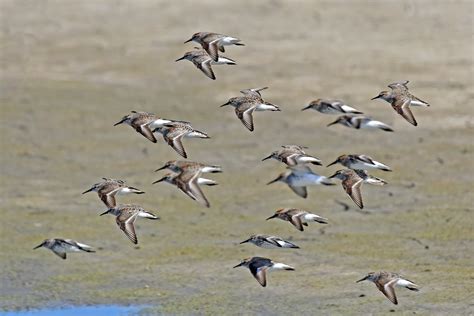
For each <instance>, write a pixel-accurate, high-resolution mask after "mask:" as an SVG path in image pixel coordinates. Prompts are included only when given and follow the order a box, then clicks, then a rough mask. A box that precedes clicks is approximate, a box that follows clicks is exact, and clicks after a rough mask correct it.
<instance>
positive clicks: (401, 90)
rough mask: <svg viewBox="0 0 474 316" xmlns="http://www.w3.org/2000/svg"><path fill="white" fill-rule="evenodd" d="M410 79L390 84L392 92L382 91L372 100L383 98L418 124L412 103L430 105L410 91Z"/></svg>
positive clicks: (401, 113)
mask: <svg viewBox="0 0 474 316" xmlns="http://www.w3.org/2000/svg"><path fill="white" fill-rule="evenodd" d="M408 82H409V81H408V80H406V81H402V82H395V83H391V84H389V85H388V87H389V88H390V89H392V91H391V92H388V91H382V92H380V93H379V95H377V96H376V97H373V98H372V100H375V99H379V98H380V99H383V100H385V101H387V102H388V103H390V104H391V105H392V108H393V109H394V110H395V111H396V112H397V113H398V114H400V115H401V116H402V117H403V118H404V119H405V120H407V121H408V122H409V123H410V124H412V125H414V126H417V125H418V123H417V122H416V120H415V117H414V116H413V113H412V112H411V110H410V105H415V106H430V105H429V104H428V103H427V102H425V101H423V100H421V99H418V98H417V97H415V96H414V95H412V94H411V93H410V92H408V87H407V84H408Z"/></svg>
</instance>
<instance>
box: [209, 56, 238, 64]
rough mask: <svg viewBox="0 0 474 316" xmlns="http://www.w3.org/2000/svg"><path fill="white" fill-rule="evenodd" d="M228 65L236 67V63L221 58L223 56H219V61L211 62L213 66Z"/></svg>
mask: <svg viewBox="0 0 474 316" xmlns="http://www.w3.org/2000/svg"><path fill="white" fill-rule="evenodd" d="M227 64H231V65H234V64H235V61H233V60H231V59H229V58H225V57H221V56H219V59H218V60H217V61H211V65H227Z"/></svg>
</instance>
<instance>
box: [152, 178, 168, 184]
mask: <svg viewBox="0 0 474 316" xmlns="http://www.w3.org/2000/svg"><path fill="white" fill-rule="evenodd" d="M165 179H166V177H163V178H161V179H160V180H156V181H155V182H153V183H152V184H155V183H158V182H162V181H165Z"/></svg>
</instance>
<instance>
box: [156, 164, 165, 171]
mask: <svg viewBox="0 0 474 316" xmlns="http://www.w3.org/2000/svg"><path fill="white" fill-rule="evenodd" d="M167 167H168V166H166V165H164V166H163V167H161V168H158V169H156V170H155V172H157V171H160V170H163V169H166V168H167Z"/></svg>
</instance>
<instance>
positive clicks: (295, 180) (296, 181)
mask: <svg viewBox="0 0 474 316" xmlns="http://www.w3.org/2000/svg"><path fill="white" fill-rule="evenodd" d="M325 178H326V177H323V176H319V175H317V174H314V173H308V174H305V175H304V176H292V177H290V178H289V181H290V184H291V185H292V186H295V187H304V186H307V185H317V184H321V182H322V181H323V180H324V179H325Z"/></svg>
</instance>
